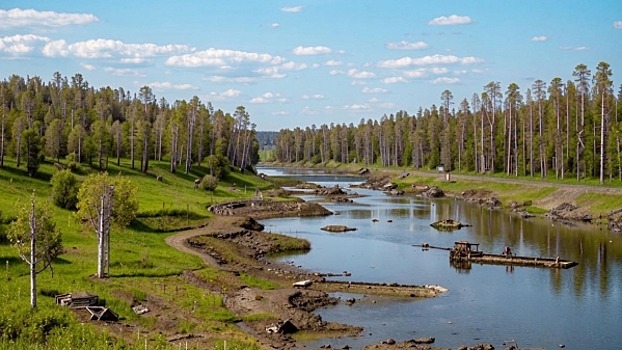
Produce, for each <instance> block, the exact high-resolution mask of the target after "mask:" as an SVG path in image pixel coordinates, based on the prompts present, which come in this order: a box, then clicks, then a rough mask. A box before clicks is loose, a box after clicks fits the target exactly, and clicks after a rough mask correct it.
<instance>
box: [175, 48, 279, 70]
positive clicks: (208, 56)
mask: <svg viewBox="0 0 622 350" xmlns="http://www.w3.org/2000/svg"><path fill="white" fill-rule="evenodd" d="M284 61H285V60H284V59H283V58H282V57H280V56H273V55H270V54H267V53H258V52H247V51H238V50H223V49H215V48H209V49H207V50H204V51H198V52H192V53H189V54H184V55H179V56H171V57H169V58H168V59H167V60H166V62H165V64H166V65H168V66H175V67H185V68H197V67H205V66H214V67H229V66H230V65H234V64H243V63H259V64H281V63H283V62H284Z"/></svg>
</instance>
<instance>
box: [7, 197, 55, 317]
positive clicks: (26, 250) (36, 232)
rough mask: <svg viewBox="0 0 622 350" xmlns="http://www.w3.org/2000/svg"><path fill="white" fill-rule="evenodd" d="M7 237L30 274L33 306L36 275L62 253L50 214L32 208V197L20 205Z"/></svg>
mask: <svg viewBox="0 0 622 350" xmlns="http://www.w3.org/2000/svg"><path fill="white" fill-rule="evenodd" d="M8 233H9V234H8V237H9V239H10V241H11V242H12V244H13V245H14V246H15V247H16V248H17V250H18V254H19V256H20V258H22V260H24V261H25V262H26V263H27V264H28V267H29V271H30V306H31V307H32V308H33V309H34V308H36V307H37V274H39V273H41V272H42V271H44V270H45V269H47V268H48V267H50V268H51V266H52V262H53V261H54V259H56V257H58V256H59V255H60V254H61V253H62V251H63V247H62V240H61V235H60V232H59V231H58V230H57V229H56V225H55V224H54V222H53V221H52V213H51V212H50V210H49V208H48V207H46V206H45V205H42V206H37V205H35V194H34V192H33V194H32V195H31V197H30V205H29V206H24V207H23V208H22V209H21V210H20V212H19V214H18V216H17V219H16V220H15V221H13V222H12V223H11V225H10V226H9V232H8Z"/></svg>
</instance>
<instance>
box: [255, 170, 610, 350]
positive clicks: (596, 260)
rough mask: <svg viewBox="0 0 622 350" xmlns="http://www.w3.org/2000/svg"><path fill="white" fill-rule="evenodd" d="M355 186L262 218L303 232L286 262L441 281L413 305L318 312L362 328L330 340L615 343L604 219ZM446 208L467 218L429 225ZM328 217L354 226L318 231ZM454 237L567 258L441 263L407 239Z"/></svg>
mask: <svg viewBox="0 0 622 350" xmlns="http://www.w3.org/2000/svg"><path fill="white" fill-rule="evenodd" d="M323 179H324V178H323ZM324 180H326V179H324ZM332 180H334V179H331V181H332ZM356 180H357V181H360V179H356ZM327 183H328V182H327ZM341 185H344V184H343V183H341ZM357 192H359V193H360V194H362V195H364V197H360V198H356V199H354V201H355V202H354V203H352V204H339V205H336V204H332V203H325V206H327V208H329V209H331V210H335V211H339V213H340V215H335V216H330V217H323V218H286V219H274V220H266V221H265V222H264V224H266V225H267V230H269V231H274V232H282V233H285V234H291V235H295V236H299V237H303V238H306V239H309V240H310V241H311V244H312V250H311V252H309V253H308V254H301V255H294V256H288V257H287V258H285V259H287V260H291V261H294V263H295V264H296V265H302V266H303V267H305V268H308V269H310V270H314V271H321V272H339V271H343V270H347V271H351V272H352V277H351V278H352V280H354V281H356V280H358V281H370V282H398V283H407V284H428V283H430V284H441V285H443V286H445V287H447V288H449V289H450V291H449V292H448V293H447V294H446V295H443V296H442V297H439V298H434V299H430V300H424V301H421V302H416V303H412V302H405V303H400V304H397V305H396V304H392V303H386V304H383V305H382V306H374V307H365V308H352V307H347V308H342V307H340V306H338V307H334V308H328V309H326V310H322V311H321V315H322V317H323V318H324V319H325V320H334V321H338V322H347V323H354V324H358V325H362V326H364V327H366V335H364V336H362V337H360V338H356V339H342V340H336V341H331V343H332V344H334V345H336V346H338V345H346V344H347V345H350V346H354V347H355V348H356V347H358V346H359V345H362V344H368V343H371V342H375V341H381V340H384V339H386V338H389V337H392V338H394V339H410V338H413V337H416V336H436V337H437V339H438V340H437V344H436V345H438V346H447V347H456V346H459V345H461V344H464V343H465V342H469V340H471V339H476V338H477V339H482V341H485V342H491V343H493V344H494V345H495V346H497V345H498V347H500V348H501V346H502V345H501V343H502V342H503V340H504V339H517V340H519V343H520V344H521V346H531V347H545V348H551V349H552V348H556V347H557V346H558V344H562V343H563V344H566V345H567V347H568V348H574V349H588V348H598V349H616V348H619V344H621V343H622V335H621V334H620V332H619V329H620V327H622V316H621V315H622V238H621V236H620V235H618V234H613V233H611V232H609V231H607V229H606V228H604V227H595V226H589V225H577V226H575V227H568V226H565V225H561V224H559V223H555V222H551V221H549V220H546V219H542V218H531V219H527V220H525V219H522V218H520V217H518V216H517V215H512V214H508V213H506V212H503V211H498V210H488V209H485V208H483V207H480V206H478V205H473V204H470V203H465V202H462V201H459V200H455V199H440V200H428V199H423V198H408V197H387V196H385V195H384V194H382V193H379V192H372V191H365V190H359V189H357ZM305 198H306V199H310V200H322V199H321V198H317V197H314V196H306V197H305ZM447 218H452V219H456V220H459V221H460V222H462V223H467V224H470V225H472V226H470V227H464V228H462V229H460V230H456V231H451V232H440V231H437V230H435V229H434V228H432V227H430V225H429V224H430V223H431V222H434V221H437V220H442V219H447ZM374 219H376V221H375V222H374ZM328 224H344V225H347V226H350V227H356V228H357V231H354V232H348V233H343V234H330V233H326V232H323V231H321V230H320V228H321V227H322V226H325V225H328ZM457 240H468V241H470V242H476V243H480V249H481V250H483V251H485V252H493V253H500V252H501V250H502V249H503V247H504V246H506V245H508V246H510V247H512V250H514V251H515V252H516V253H517V254H518V255H523V256H542V257H557V256H559V257H561V258H563V259H567V260H574V261H577V262H578V263H579V265H578V266H575V267H573V268H572V269H569V270H558V269H538V268H528V267H516V268H514V267H510V266H508V267H505V266H487V265H479V264H466V265H460V266H452V265H451V264H450V263H449V256H448V253H447V252H446V251H434V250H429V251H422V250H421V249H420V248H415V247H413V246H412V245H413V244H420V243H422V242H428V243H430V244H432V245H435V246H442V247H451V246H453V243H454V242H455V241H457ZM449 322H451V323H449ZM369 333H371V335H369ZM324 343H326V341H323V342H320V343H318V344H324ZM473 343H477V342H476V341H473ZM316 345H317V344H316ZM312 346H313V344H310V345H309V347H312Z"/></svg>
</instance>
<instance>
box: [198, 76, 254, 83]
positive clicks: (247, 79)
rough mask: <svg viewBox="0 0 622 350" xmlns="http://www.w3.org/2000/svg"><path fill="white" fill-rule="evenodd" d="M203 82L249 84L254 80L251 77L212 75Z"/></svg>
mask: <svg viewBox="0 0 622 350" xmlns="http://www.w3.org/2000/svg"><path fill="white" fill-rule="evenodd" d="M205 80H207V81H209V82H211V83H236V84H251V83H254V82H255V79H254V78H251V77H223V76H222V75H213V76H210V77H207V78H206V79H205Z"/></svg>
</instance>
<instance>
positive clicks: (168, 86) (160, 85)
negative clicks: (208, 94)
mask: <svg viewBox="0 0 622 350" xmlns="http://www.w3.org/2000/svg"><path fill="white" fill-rule="evenodd" d="M147 85H149V87H151V88H152V89H154V90H181V91H186V90H198V89H199V88H198V87H196V86H194V85H192V84H174V83H171V82H170V81H163V82H159V81H158V82H153V83H149V84H147Z"/></svg>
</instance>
